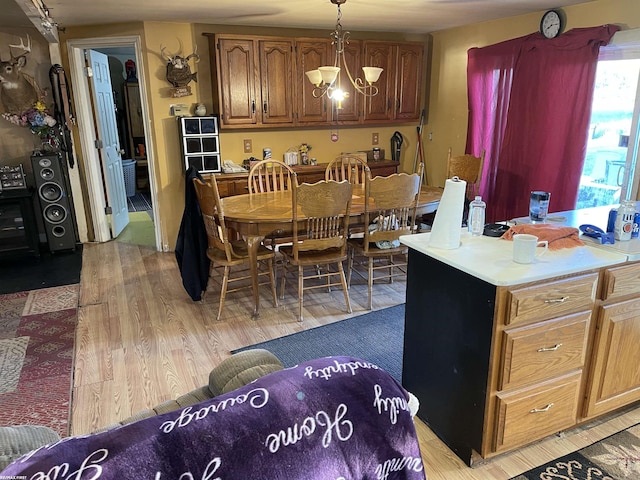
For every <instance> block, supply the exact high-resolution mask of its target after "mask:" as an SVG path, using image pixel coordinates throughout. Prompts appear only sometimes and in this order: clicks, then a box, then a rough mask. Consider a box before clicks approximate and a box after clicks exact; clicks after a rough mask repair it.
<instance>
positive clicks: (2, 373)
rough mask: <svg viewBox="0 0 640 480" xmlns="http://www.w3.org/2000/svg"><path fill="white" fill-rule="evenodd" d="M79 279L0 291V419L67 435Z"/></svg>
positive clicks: (3, 423) (7, 423)
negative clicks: (46, 286) (11, 290)
mask: <svg viewBox="0 0 640 480" xmlns="http://www.w3.org/2000/svg"><path fill="white" fill-rule="evenodd" d="M78 292H79V285H78V284H75V285H64V286H60V287H53V288H43V289H39V290H32V291H29V292H18V293H11V294H6V295H0V425H3V426H10V425H44V426H47V427H49V428H52V429H53V430H55V431H56V432H57V433H58V434H59V435H60V436H62V437H65V436H68V435H69V414H70V406H71V388H72V380H73V359H74V342H75V331H76V324H77V312H78Z"/></svg>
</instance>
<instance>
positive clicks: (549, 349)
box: [538, 343, 562, 352]
mask: <svg viewBox="0 0 640 480" xmlns="http://www.w3.org/2000/svg"><path fill="white" fill-rule="evenodd" d="M561 346H562V344H561V343H556V345H555V346H554V347H541V348H539V349H538V351H539V352H555V351H556V350H558V349H559V348H560V347H561Z"/></svg>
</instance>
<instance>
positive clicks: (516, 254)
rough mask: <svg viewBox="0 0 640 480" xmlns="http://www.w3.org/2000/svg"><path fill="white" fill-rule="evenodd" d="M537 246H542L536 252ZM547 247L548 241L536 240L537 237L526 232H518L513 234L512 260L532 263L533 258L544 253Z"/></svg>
mask: <svg viewBox="0 0 640 480" xmlns="http://www.w3.org/2000/svg"><path fill="white" fill-rule="evenodd" d="M538 246H542V247H544V248H543V249H542V250H541V251H539V252H537V253H536V249H537V247H538ZM548 248H549V242H548V241H546V240H538V237H536V236H535V235H529V234H528V233H518V234H516V235H514V236H513V261H514V262H516V263H533V259H534V258H535V257H539V256H541V255H544V254H545V252H546V251H547V249H548Z"/></svg>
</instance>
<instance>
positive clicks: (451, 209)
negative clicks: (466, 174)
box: [429, 177, 467, 250]
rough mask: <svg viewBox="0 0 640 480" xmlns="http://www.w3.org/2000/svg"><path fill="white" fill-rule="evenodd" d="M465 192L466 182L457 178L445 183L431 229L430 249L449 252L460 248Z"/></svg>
mask: <svg viewBox="0 0 640 480" xmlns="http://www.w3.org/2000/svg"><path fill="white" fill-rule="evenodd" d="M466 191H467V182H465V181H464V180H460V179H458V177H453V178H450V179H448V180H447V181H446V182H445V185H444V192H442V199H441V200H440V204H439V205H438V210H437V211H436V218H435V219H434V220H433V226H432V227H431V235H430V237H429V246H430V247H435V248H444V249H447V250H451V249H454V248H458V247H459V246H460V233H461V231H462V214H463V212H464V199H465V193H466Z"/></svg>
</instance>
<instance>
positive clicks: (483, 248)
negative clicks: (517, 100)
mask: <svg viewBox="0 0 640 480" xmlns="http://www.w3.org/2000/svg"><path fill="white" fill-rule="evenodd" d="M429 236H430V234H429V233H417V234H412V235H403V236H402V237H400V242H401V243H402V244H404V245H406V246H408V247H409V248H411V249H413V250H415V251H417V252H420V253H422V254H424V255H428V256H429V257H431V258H434V259H436V260H439V261H441V262H443V263H445V264H447V265H449V266H451V267H453V268H456V269H458V270H460V271H462V272H465V273H467V274H469V275H472V276H474V277H476V278H479V279H481V280H484V281H486V282H488V283H490V284H492V285H495V286H512V285H518V284H522V283H529V282H536V281H540V280H547V279H550V278H554V277H559V276H563V275H571V274H576V273H580V272H586V271H589V270H596V269H600V268H603V267H609V266H613V265H619V264H623V263H626V262H627V261H628V257H627V256H626V255H624V254H622V253H618V252H611V251H608V250H605V249H603V248H598V247H595V246H591V245H585V246H582V247H575V248H570V249H562V250H555V251H549V252H547V253H546V254H545V255H543V256H541V257H539V258H537V259H536V260H535V262H534V263H532V264H529V265H521V264H517V263H515V262H513V260H512V243H511V242H508V241H507V240H502V239H499V238H491V237H484V236H480V237H472V236H471V235H469V234H468V233H466V232H464V233H462V235H461V245H460V247H459V248H456V249H450V250H448V249H442V248H434V247H430V246H429V244H428V242H429ZM497 242H503V243H504V245H503V244H499V243H497ZM507 242H508V243H507Z"/></svg>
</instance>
